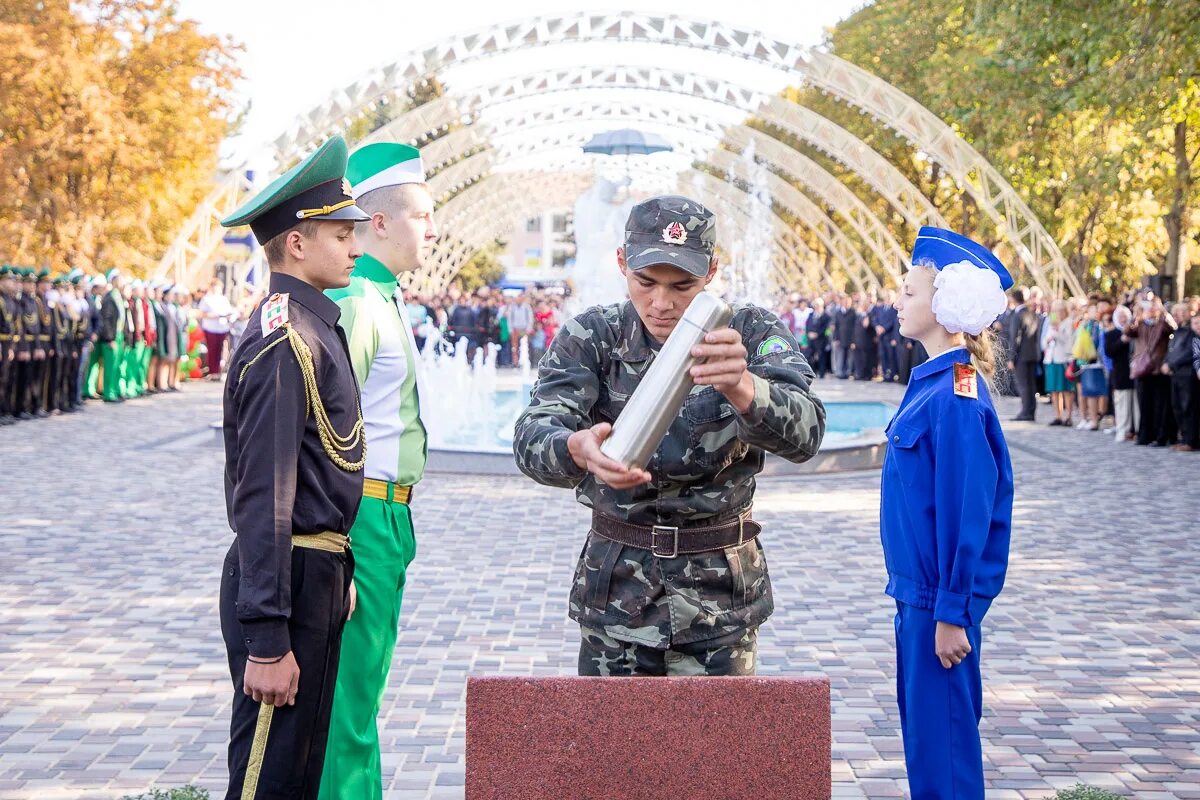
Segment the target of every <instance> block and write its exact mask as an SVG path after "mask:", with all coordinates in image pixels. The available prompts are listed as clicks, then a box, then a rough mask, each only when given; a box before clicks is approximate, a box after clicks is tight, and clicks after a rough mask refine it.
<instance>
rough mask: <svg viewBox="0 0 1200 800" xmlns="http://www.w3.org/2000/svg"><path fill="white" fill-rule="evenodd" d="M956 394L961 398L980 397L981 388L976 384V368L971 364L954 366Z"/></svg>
mask: <svg viewBox="0 0 1200 800" xmlns="http://www.w3.org/2000/svg"><path fill="white" fill-rule="evenodd" d="M954 393H955V394H956V395H958V396H959V397H970V398H972V399H977V398H978V397H979V386H978V385H977V384H976V377H975V368H974V367H972V366H971V365H970V364H955V365H954Z"/></svg>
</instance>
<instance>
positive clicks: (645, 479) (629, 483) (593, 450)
mask: <svg viewBox="0 0 1200 800" xmlns="http://www.w3.org/2000/svg"><path fill="white" fill-rule="evenodd" d="M610 435H612V425H609V424H608V423H607V422H601V423H600V424H599V425H593V426H592V427H590V428H584V429H583V430H581V431H575V433H572V434H571V436H570V438H568V439H567V452H569V453H570V454H571V459H572V460H573V461H574V462H575V464H576V465H577V466H578V467H580V468H581V469H586V470H587V471H588V472H590V473H592V474H593V475H595V476H596V478H597V480H599V481H601V482H603V483H606V484H608V485H609V486H611V487H612V488H614V489H630V488H632V487H634V486H641V485H642V484H643V483H649V482H650V473H649V472H646V470H644V469H630V468H629V467H626V466H625V465H624V464H622V463H621V462H619V461H614V460H613V459H611V458H609V457H608V456H606V455H604V453H602V452H600V445H601V444H603V443H604V440H605V439H607V438H608V437H609V436H610Z"/></svg>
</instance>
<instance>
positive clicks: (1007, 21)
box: [772, 0, 1200, 288]
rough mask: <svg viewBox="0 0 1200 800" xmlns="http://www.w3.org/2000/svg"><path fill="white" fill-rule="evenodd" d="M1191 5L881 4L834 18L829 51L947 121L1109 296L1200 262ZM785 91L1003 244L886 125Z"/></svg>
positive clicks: (855, 184) (947, 210) (873, 200)
mask: <svg viewBox="0 0 1200 800" xmlns="http://www.w3.org/2000/svg"><path fill="white" fill-rule="evenodd" d="M1195 8H1196V6H1195V3H1194V0H1136V1H1135V2H1128V0H972V1H971V2H965V0H878V1H877V2H875V3H872V4H870V5H867V6H866V7H864V8H863V9H861V10H860V11H858V12H856V13H855V14H852V15H851V16H850V17H848V18H847V19H845V20H844V21H842V22H841V23H839V24H838V25H837V26H836V27H835V28H834V29H833V30H832V31H831V32H830V34H829V37H828V42H827V44H828V46H829V47H830V49H831V50H833V52H835V53H836V54H837V55H839V56H841V57H842V58H845V59H847V60H848V61H851V62H853V63H855V64H858V65H859V66H861V67H863V68H864V69H866V70H868V71H870V72H872V73H874V74H876V75H878V76H879V77H881V78H883V79H884V80H886V81H888V82H889V83H891V84H893V85H894V86H896V87H897V88H899V89H900V90H902V91H904V92H905V93H907V94H909V95H910V96H912V97H913V98H915V99H916V100H917V101H919V102H921V103H922V104H923V105H925V106H926V107H927V108H929V109H930V110H931V111H933V113H934V114H936V115H937V116H938V117H940V118H941V119H943V120H945V121H946V122H948V123H949V124H950V126H951V127H952V128H954V129H955V130H956V131H957V132H958V133H959V134H960V135H961V136H963V137H964V138H965V139H966V140H967V141H968V142H970V143H971V144H972V145H973V146H974V147H975V148H976V149H977V150H979V151H980V152H981V153H982V155H984V157H986V158H987V159H988V161H989V162H990V163H991V164H992V165H993V166H994V167H995V168H996V169H997V171H998V172H999V173H1000V174H1001V175H1002V176H1003V177H1004V178H1005V179H1006V180H1007V181H1008V182H1009V183H1010V184H1011V185H1012V186H1013V187H1014V188H1015V189H1016V190H1017V192H1018V193H1019V194H1020V195H1021V196H1022V198H1023V199H1024V200H1025V202H1026V203H1027V204H1028V205H1029V206H1030V208H1031V209H1032V210H1033V212H1034V214H1035V215H1036V216H1037V217H1038V218H1039V219H1040V220H1041V222H1042V223H1043V224H1044V225H1045V227H1046V229H1047V231H1048V232H1049V233H1050V235H1051V236H1052V237H1053V238H1054V239H1055V240H1056V241H1057V242H1058V244H1059V246H1060V248H1061V249H1062V250H1063V253H1064V255H1065V256H1066V257H1067V259H1068V262H1069V263H1070V265H1071V267H1072V268H1073V270H1074V271H1075V272H1076V274H1077V275H1079V276H1080V277H1081V279H1082V280H1083V281H1084V284H1085V285H1087V286H1089V287H1094V288H1111V285H1113V284H1115V285H1118V286H1125V285H1129V284H1133V283H1137V282H1138V281H1139V280H1140V277H1141V276H1142V275H1144V274H1146V273H1149V272H1152V271H1154V270H1156V269H1164V270H1165V271H1166V272H1167V273H1168V274H1178V272H1180V271H1182V270H1178V269H1177V267H1176V262H1180V260H1181V257H1183V256H1184V255H1185V252H1186V261H1191V262H1193V263H1200V239H1197V235H1198V233H1200V232H1198V231H1197V224H1196V223H1197V222H1200V215H1197V214H1192V213H1191V209H1193V208H1195V206H1196V204H1197V203H1198V202H1200V186H1198V183H1197V181H1196V180H1195V179H1194V177H1193V174H1194V172H1195V171H1196V169H1197V163H1196V162H1197V158H1200V70H1198V67H1197V65H1198V63H1200V61H1198V60H1197V55H1196V49H1195V42H1197V41H1200V14H1197V13H1195ZM1189 9H1190V10H1189ZM789 93H790V94H791V96H792V99H794V100H797V101H798V102H802V103H804V104H805V105H808V106H810V107H812V108H813V109H814V110H816V111H818V112H819V113H821V114H823V115H825V116H827V117H829V118H830V119H832V120H833V121H835V122H837V123H838V124H839V125H842V126H843V127H845V128H847V129H848V130H850V131H851V132H852V133H854V134H855V135H857V136H859V137H860V138H862V139H864V140H865V141H866V142H867V143H868V144H870V145H871V146H872V147H873V148H875V149H876V150H877V151H878V152H880V153H881V154H882V155H883V156H884V157H885V158H887V159H888V160H889V161H891V162H892V163H893V164H894V165H896V166H897V168H898V169H899V170H900V171H901V172H902V173H903V174H904V175H905V176H906V177H908V178H909V179H910V180H911V181H912V182H913V183H914V185H915V186H916V187H917V188H918V189H919V190H920V191H921V192H922V193H923V194H924V195H925V196H926V197H927V198H928V199H929V201H930V202H931V203H932V204H933V205H934V206H935V207H936V208H937V209H938V210H939V211H940V212H941V213H942V215H943V216H945V217H946V219H947V221H948V223H949V224H950V225H952V226H954V227H957V228H959V229H961V230H963V231H965V232H967V233H970V234H972V235H975V236H977V237H978V238H980V239H981V240H983V241H985V242H987V243H989V244H995V243H996V242H997V241H998V240H999V238H1000V237H999V236H998V234H997V232H996V231H995V229H994V226H993V223H992V222H991V221H989V220H987V219H986V218H984V217H983V216H982V215H981V214H980V211H979V209H978V208H976V207H975V205H974V203H973V202H972V201H971V200H970V198H969V197H968V196H967V195H965V194H964V193H963V191H962V187H960V186H959V185H958V184H957V183H956V182H955V181H953V180H951V179H950V178H948V177H947V176H946V175H945V174H944V172H943V171H942V169H941V168H940V167H939V165H938V164H937V163H935V162H933V161H931V160H929V159H928V158H926V157H925V155H924V154H922V153H921V152H919V151H917V150H916V149H915V148H913V147H912V146H911V145H909V144H908V143H907V142H905V141H903V140H902V139H900V138H899V137H897V136H895V135H894V134H892V133H891V132H890V131H889V130H888V129H886V128H885V127H884V126H883V125H881V124H880V123H877V122H876V121H874V120H873V119H871V118H870V117H867V116H863V115H861V114H859V113H858V112H857V110H856V109H853V108H849V107H847V106H845V105H843V104H840V103H837V102H834V101H833V100H832V99H830V98H829V97H826V96H823V95H820V94H819V93H818V92H816V91H815V90H812V89H801V90H789ZM772 133H773V135H775V132H772ZM781 138H783V137H781ZM810 150H811V149H809V150H805V152H806V153H808V154H809V155H810V157H814V159H815V160H817V161H818V162H819V163H822V164H823V165H829V159H823V158H822V157H820V156H819V155H817V156H814V155H813V154H812V153H811V152H810ZM830 168H831V171H833V172H834V173H835V174H838V175H839V177H842V178H843V180H844V181H845V182H846V184H847V185H848V186H850V188H851V189H853V190H855V191H856V192H857V193H858V194H859V196H860V197H861V199H862V200H863V201H864V202H865V203H867V204H868V205H870V206H871V207H872V208H873V210H875V211H876V213H878V214H879V215H880V218H881V219H883V220H885V221H886V223H887V224H888V225H889V227H891V228H892V229H893V231H894V232H895V233H897V238H898V239H900V240H901V241H903V239H904V235H905V233H906V232H907V229H906V227H905V226H903V225H902V224H901V223H900V220H898V219H897V218H896V215H895V213H894V211H893V210H891V209H889V208H888V206H887V204H886V202H884V201H882V200H881V198H879V197H878V196H877V195H875V194H874V193H872V192H870V191H869V190H867V189H866V187H864V186H863V185H862V184H861V182H859V181H857V180H856V179H853V178H852V177H850V176H848V175H846V174H845V172H846V171H845V170H844V169H842V168H841V167H840V166H836V165H835V166H832V167H830ZM1189 242H1190V244H1191V247H1190V249H1188V250H1186V251H1185V249H1184V247H1183V245H1184V244H1185V243H1189ZM1186 261H1184V262H1182V263H1183V266H1184V267H1185V268H1186ZM1193 272H1194V270H1193Z"/></svg>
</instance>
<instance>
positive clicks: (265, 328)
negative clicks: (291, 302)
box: [262, 293, 288, 338]
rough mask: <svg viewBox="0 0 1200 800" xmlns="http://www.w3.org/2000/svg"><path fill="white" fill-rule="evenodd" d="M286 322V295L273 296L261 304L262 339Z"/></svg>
mask: <svg viewBox="0 0 1200 800" xmlns="http://www.w3.org/2000/svg"><path fill="white" fill-rule="evenodd" d="M287 321H288V296H287V294H286V293H283V294H278V293H277V294H273V295H271V296H270V297H268V298H267V302H265V303H263V308H262V332H263V337H264V338H265V337H266V336H269V335H270V334H271V332H273V331H276V330H279V329H280V328H282V327H283V326H284V325H285V324H286V323H287Z"/></svg>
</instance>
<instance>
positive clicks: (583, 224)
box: [567, 170, 634, 315]
mask: <svg viewBox="0 0 1200 800" xmlns="http://www.w3.org/2000/svg"><path fill="white" fill-rule="evenodd" d="M628 186H629V178H628V177H624V178H621V179H618V180H610V179H608V178H606V177H604V176H603V175H602V174H601V173H600V171H599V170H597V171H596V174H595V180H594V181H593V182H592V185H591V186H590V187H589V188H588V190H587V191H585V192H584V193H583V194H581V195H580V196H579V199H578V200H576V201H575V267H574V268H573V269H572V271H571V282H572V284H574V287H575V291H574V294H573V295H572V297H571V301H570V303H569V306H568V308H567V313H568V314H572V315H573V314H578V313H579V312H581V311H583V310H584V309H585V308H587V307H588V306H593V305H607V304H608V303H617V302H620V301H621V300H624V299H625V297H626V290H625V278H624V277H623V276H622V275H621V272H620V270H619V269H618V268H617V263H616V252H617V248H618V247H620V246H621V243H622V242H623V241H624V238H625V221H626V220H627V219H628V218H629V210H630V209H631V208H633V205H634V201H633V198H631V197H630V196H629V192H628V191H623V190H625V189H627V187H628Z"/></svg>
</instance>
